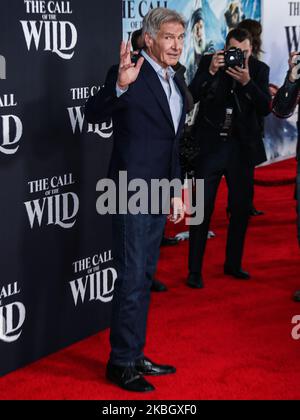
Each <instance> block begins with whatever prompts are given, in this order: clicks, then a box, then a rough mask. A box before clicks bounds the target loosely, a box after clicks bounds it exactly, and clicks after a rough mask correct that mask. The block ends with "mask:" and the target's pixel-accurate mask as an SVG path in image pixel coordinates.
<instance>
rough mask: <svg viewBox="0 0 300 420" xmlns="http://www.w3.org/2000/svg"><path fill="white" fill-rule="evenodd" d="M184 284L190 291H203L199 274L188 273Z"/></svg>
mask: <svg viewBox="0 0 300 420" xmlns="http://www.w3.org/2000/svg"><path fill="white" fill-rule="evenodd" d="M186 284H187V285H188V286H189V287H191V288H192V289H203V288H204V284H203V279H202V276H201V274H200V273H190V274H189V276H188V279H187V282H186Z"/></svg>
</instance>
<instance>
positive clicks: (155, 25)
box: [143, 7, 186, 38]
mask: <svg viewBox="0 0 300 420" xmlns="http://www.w3.org/2000/svg"><path fill="white" fill-rule="evenodd" d="M169 22H178V23H180V24H181V25H182V26H183V27H184V28H185V27H186V21H185V19H184V17H183V16H182V15H181V14H180V13H178V12H176V11H175V10H170V9H166V8H164V7H157V8H155V9H152V10H150V11H149V12H148V13H147V15H146V16H145V17H144V20H143V36H145V34H146V33H147V34H149V35H150V36H151V37H152V38H155V37H156V35H157V34H158V32H159V30H160V28H161V26H162V25H163V24H164V23H169Z"/></svg>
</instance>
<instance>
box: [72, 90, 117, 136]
mask: <svg viewBox="0 0 300 420" xmlns="http://www.w3.org/2000/svg"><path fill="white" fill-rule="evenodd" d="M100 89H101V88H100V87H98V86H93V87H92V88H89V87H80V88H72V89H70V94H71V99H72V101H73V102H74V106H71V107H69V108H68V114H69V118H70V123H71V127H72V131H73V134H76V133H77V132H79V133H82V132H83V131H84V130H85V131H86V132H87V133H94V134H98V136H99V137H101V138H103V139H110V138H111V136H112V133H113V125H112V120H111V119H110V120H109V121H107V122H104V123H103V124H89V123H85V119H84V105H85V102H86V101H87V99H88V98H89V97H90V96H93V95H95V94H96V93H97V92H98V91H99V90H100Z"/></svg>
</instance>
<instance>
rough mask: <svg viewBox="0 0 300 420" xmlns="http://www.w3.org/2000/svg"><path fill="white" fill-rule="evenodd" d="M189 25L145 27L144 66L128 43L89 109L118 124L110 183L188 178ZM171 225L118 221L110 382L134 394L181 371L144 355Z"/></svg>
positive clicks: (178, 214) (92, 117) (170, 15)
mask: <svg viewBox="0 0 300 420" xmlns="http://www.w3.org/2000/svg"><path fill="white" fill-rule="evenodd" d="M184 32H185V22H184V20H183V18H182V17H181V15H179V14H178V13H177V12H174V11H171V10H168V9H163V8H157V9H154V10H152V11H150V12H149V13H148V15H147V16H146V17H145V19H144V23H143V33H144V35H145V44H146V48H145V49H144V50H143V51H142V52H141V57H140V58H139V59H138V61H137V63H136V64H133V63H132V62H131V53H130V44H129V43H128V44H127V46H126V44H124V43H122V47H121V54H120V66H119V68H118V69H117V68H115V67H114V68H112V69H111V70H110V71H109V73H108V75H107V78H106V82H105V86H104V88H103V89H102V90H100V92H99V93H98V94H97V95H96V96H94V97H91V98H90V99H89V101H88V103H87V105H86V117H87V120H88V121H89V122H102V121H105V120H107V119H109V118H110V117H112V119H113V126H114V147H113V153H112V158H111V165H110V178H112V179H113V180H115V182H116V183H117V184H118V178H119V174H120V171H126V172H127V176H128V181H131V180H134V179H142V180H144V181H146V182H147V184H148V185H149V186H150V183H151V180H153V179H158V180H161V179H167V180H173V179H174V178H178V179H180V175H181V174H180V165H179V156H178V146H179V145H178V143H179V138H180V135H181V132H182V130H183V127H184V122H185V117H186V112H185V109H186V104H185V94H184V89H183V87H182V86H181V84H180V82H179V81H178V80H177V79H176V76H175V72H174V71H173V70H172V66H174V65H176V64H177V62H178V61H179V58H180V55H181V53H182V49H183V43H184ZM172 202H173V208H174V221H175V222H176V223H178V222H180V221H181V220H183V218H184V206H183V203H182V201H181V197H179V195H178V196H175V197H174V198H173V199H172ZM165 222H166V216H165V215H163V214H158V215H154V214H137V215H133V214H117V215H114V216H113V240H114V245H113V252H114V254H113V255H114V260H115V263H116V266H117V271H118V280H117V281H116V284H115V291H114V300H113V308H112V322H111V334H110V342H111V355H110V361H109V363H108V365H107V371H106V375H107V378H108V379H109V380H110V381H112V382H114V383H116V384H117V385H119V386H120V387H122V388H125V389H126V390H129V391H136V392H146V391H151V390H154V387H153V386H152V385H151V384H150V383H149V382H148V381H146V380H145V378H144V377H143V375H162V374H168V373H174V372H175V368H173V367H172V366H164V365H158V364H156V363H153V362H152V361H151V360H149V359H148V358H146V357H145V355H144V353H143V349H144V345H145V338H146V322H147V314H148V307H149V301H150V288H151V282H152V278H153V275H154V273H155V270H156V265H157V261H158V256H159V246H160V242H161V238H162V234H163V229H164V226H165Z"/></svg>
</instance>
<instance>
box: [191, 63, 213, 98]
mask: <svg viewBox="0 0 300 420" xmlns="http://www.w3.org/2000/svg"><path fill="white" fill-rule="evenodd" d="M211 60H212V55H210V56H203V57H202V58H201V60H200V64H199V67H198V70H197V73H196V75H195V77H194V79H193V81H192V82H191V84H190V85H189V91H190V92H191V94H192V96H193V99H194V103H195V104H196V103H197V102H199V101H200V99H201V97H202V96H203V95H205V94H206V92H207V91H208V90H209V88H210V87H211V86H212V83H213V81H214V80H215V79H216V76H213V75H211V74H210V72H209V66H210V63H211Z"/></svg>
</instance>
